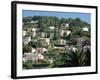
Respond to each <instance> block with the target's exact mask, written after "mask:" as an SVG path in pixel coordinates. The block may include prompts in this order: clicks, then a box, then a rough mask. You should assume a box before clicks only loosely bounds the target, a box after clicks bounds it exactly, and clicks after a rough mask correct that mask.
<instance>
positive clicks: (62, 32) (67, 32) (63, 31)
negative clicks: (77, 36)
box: [60, 30, 71, 36]
mask: <svg viewBox="0 0 100 80" xmlns="http://www.w3.org/2000/svg"><path fill="white" fill-rule="evenodd" d="M64 33H65V34H66V35H67V36H68V35H69V34H71V31H70V30H61V31H60V35H61V36H64Z"/></svg>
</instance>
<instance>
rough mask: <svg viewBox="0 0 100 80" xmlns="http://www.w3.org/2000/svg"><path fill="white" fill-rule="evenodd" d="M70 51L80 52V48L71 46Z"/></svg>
mask: <svg viewBox="0 0 100 80" xmlns="http://www.w3.org/2000/svg"><path fill="white" fill-rule="evenodd" d="M68 49H69V50H72V51H74V52H76V51H78V48H76V47H74V46H70V47H69V48H68Z"/></svg>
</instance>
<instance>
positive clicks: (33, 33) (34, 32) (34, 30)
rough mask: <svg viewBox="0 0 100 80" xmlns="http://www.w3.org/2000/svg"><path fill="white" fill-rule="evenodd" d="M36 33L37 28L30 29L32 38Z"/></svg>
mask: <svg viewBox="0 0 100 80" xmlns="http://www.w3.org/2000/svg"><path fill="white" fill-rule="evenodd" d="M36 31H37V28H32V36H33V37H35V36H36Z"/></svg>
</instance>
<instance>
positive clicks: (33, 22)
mask: <svg viewBox="0 0 100 80" xmlns="http://www.w3.org/2000/svg"><path fill="white" fill-rule="evenodd" d="M30 23H38V21H31V22H30Z"/></svg>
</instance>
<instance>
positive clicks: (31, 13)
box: [22, 10, 91, 24]
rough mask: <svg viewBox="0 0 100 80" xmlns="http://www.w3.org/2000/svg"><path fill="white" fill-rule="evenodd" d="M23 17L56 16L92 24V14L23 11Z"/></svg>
mask: <svg viewBox="0 0 100 80" xmlns="http://www.w3.org/2000/svg"><path fill="white" fill-rule="evenodd" d="M22 16H23V17H27V16H56V17H58V18H66V19H67V18H73V19H75V18H80V19H81V20H82V21H85V22H87V23H89V24H90V23H91V21H90V20H91V14H90V13H75V12H54V11H34V10H23V12H22Z"/></svg>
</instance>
